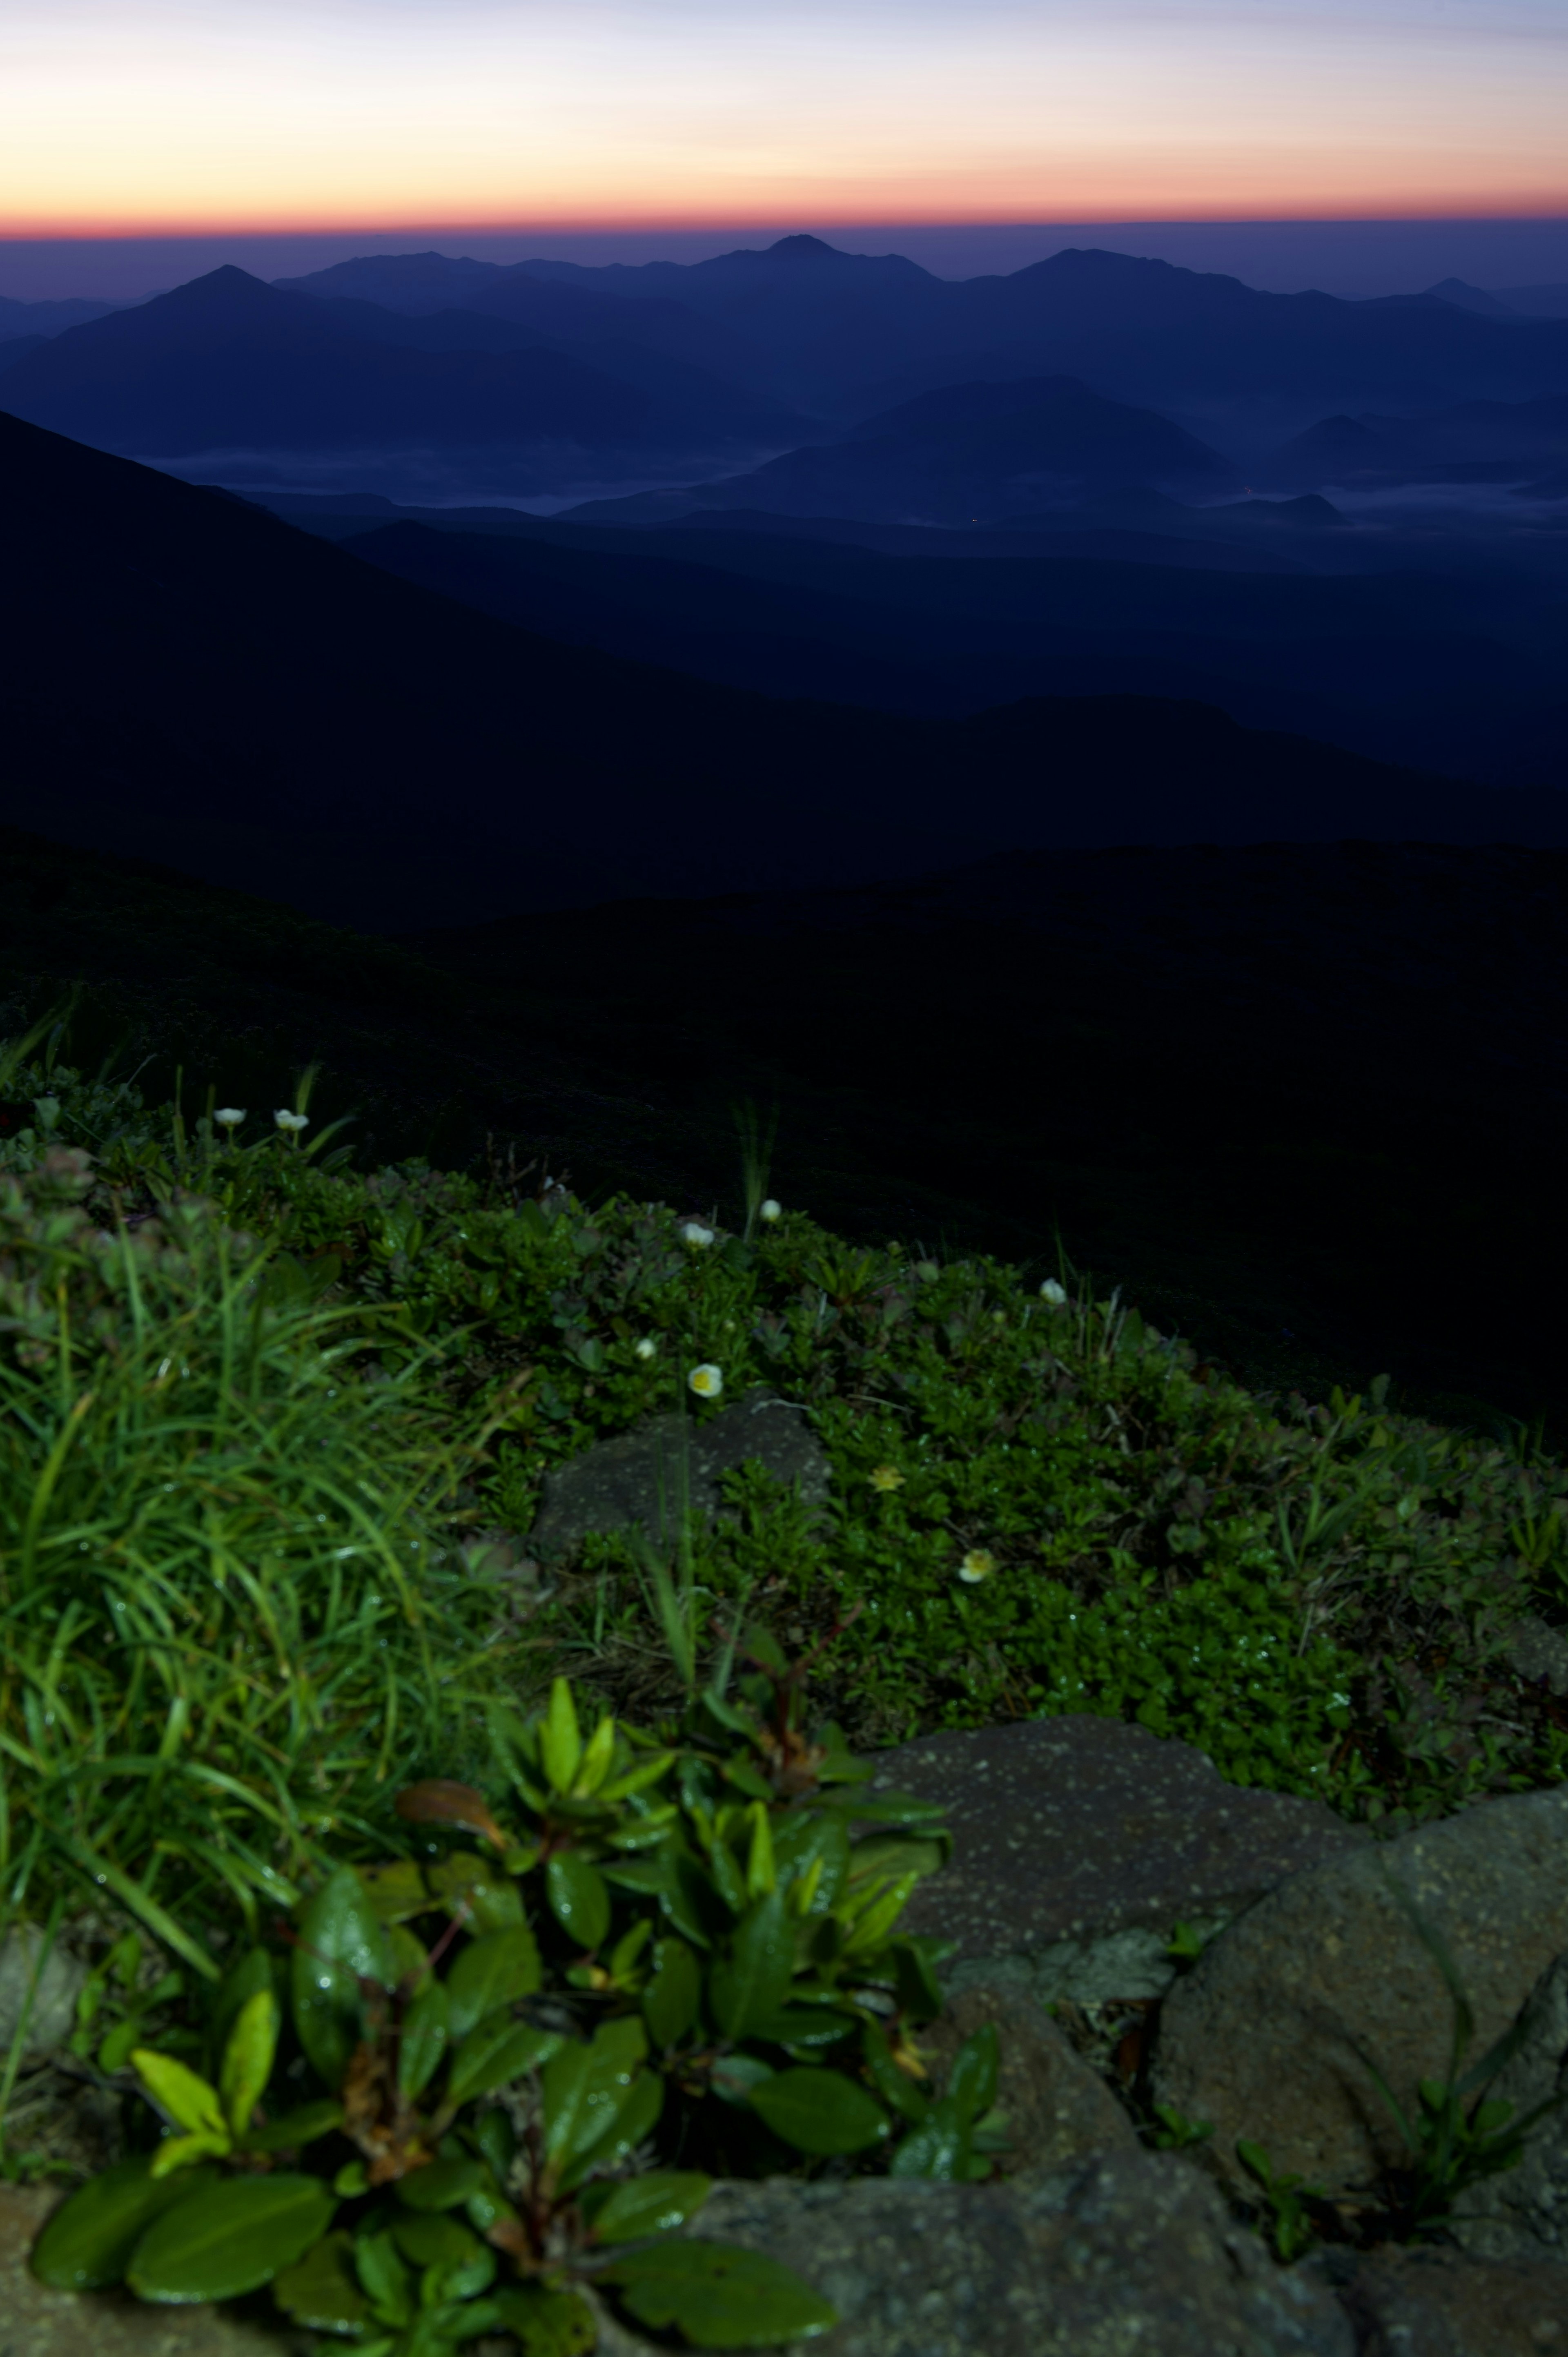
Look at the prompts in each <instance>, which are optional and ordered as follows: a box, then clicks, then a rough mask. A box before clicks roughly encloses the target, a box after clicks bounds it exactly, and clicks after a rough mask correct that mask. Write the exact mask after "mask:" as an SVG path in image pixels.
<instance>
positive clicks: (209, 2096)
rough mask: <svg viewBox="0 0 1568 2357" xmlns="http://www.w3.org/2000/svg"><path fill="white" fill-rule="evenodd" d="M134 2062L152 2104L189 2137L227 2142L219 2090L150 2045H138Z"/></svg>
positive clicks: (134, 2054) (133, 2056)
mask: <svg viewBox="0 0 1568 2357" xmlns="http://www.w3.org/2000/svg"><path fill="white" fill-rule="evenodd" d="M131 2061H133V2063H134V2065H135V2070H136V2075H137V2077H138V2078H139V2079H140V2080H141V2082H142V2084H143V2085H144V2086H145V2088H146V2090H147V2093H149V2094H150V2095H151V2096H152V2098H153V2101H154V2102H155V2103H156V2104H157V2106H158V2108H159V2110H160V2111H164V2112H166V2113H167V2114H168V2116H169V2118H170V2119H171V2120H172V2121H173V2122H174V2124H175V2126H176V2127H178V2128H184V2129H185V2131H186V2133H187V2134H188V2135H189V2136H221V2137H223V2138H224V2139H225V2141H227V2137H228V2124H227V2122H226V2121H225V2120H224V2117H223V2107H222V2104H220V2101H219V2096H218V2090H217V2088H216V2087H214V2086H211V2085H209V2083H208V2081H207V2080H205V2079H202V2078H199V2077H198V2075H197V2073H196V2072H194V2071H188V2070H187V2069H186V2067H185V2064H184V2063H183V2062H177V2061H175V2059H174V2057H173V2056H172V2055H170V2054H155V2053H154V2052H153V2050H152V2049H151V2047H148V2046H138V2047H137V2048H136V2049H135V2050H134V2052H133V2054H132V2056H131Z"/></svg>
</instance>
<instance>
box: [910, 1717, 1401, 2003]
mask: <svg viewBox="0 0 1568 2357" xmlns="http://www.w3.org/2000/svg"><path fill="white" fill-rule="evenodd" d="M876 1766H877V1774H876V1780H875V1781H876V1783H877V1785H879V1786H882V1787H883V1788H887V1787H892V1788H895V1789H897V1790H898V1791H901V1792H915V1793H918V1795H920V1797H921V1798H923V1799H926V1800H931V1801H938V1802H940V1803H941V1804H942V1806H943V1808H944V1809H945V1810H946V1811H947V1813H948V1823H949V1824H950V1826H951V1827H952V1831H953V1836H954V1842H953V1857H952V1862H951V1864H950V1866H948V1867H944V1868H943V1870H942V1872H941V1873H940V1874H938V1875H933V1876H932V1877H931V1878H930V1879H929V1881H927V1882H924V1883H922V1884H921V1885H920V1886H919V1888H918V1889H917V1891H916V1893H915V1895H914V1898H913V1899H912V1900H910V1903H909V1908H908V1914H907V1915H906V1917H905V1921H906V1922H907V1924H908V1928H909V1929H910V1930H911V1931H912V1932H929V1933H933V1934H936V1935H938V1936H940V1938H943V1939H947V1940H951V1941H954V1942H956V1943H957V1964H958V1970H957V1972H956V1973H955V1974H954V1975H953V1982H954V1986H962V1983H963V1980H964V1978H965V1976H966V1967H968V1966H970V1965H972V1964H976V1963H986V1964H990V1963H993V1962H994V1961H995V1960H997V1959H1001V1958H1010V1959H1015V1960H1020V1962H1021V1964H1022V1965H1023V1967H1024V1969H1025V1973H1026V1977H1027V1979H1028V1984H1029V1986H1030V1987H1031V1990H1032V1992H1033V1994H1034V1995H1035V1996H1036V1997H1039V1998H1049V1997H1052V1996H1073V1997H1077V1998H1079V1999H1080V2000H1081V2001H1084V2002H1090V2001H1092V2000H1093V1999H1094V1998H1096V1997H1100V1996H1129V1997H1131V1996H1158V1995H1159V1994H1160V1993H1161V1992H1162V1991H1163V1989H1164V1988H1165V1986H1168V1984H1169V1981H1170V1978H1171V1971H1170V1967H1169V1965H1168V1964H1167V1963H1166V1962H1165V1953H1164V1952H1165V1941H1166V1940H1167V1938H1168V1936H1169V1934H1170V1932H1171V1930H1172V1929H1173V1927H1174V1926H1175V1924H1176V1922H1177V1921H1184V1922H1190V1923H1196V1924H1198V1925H1200V1926H1201V1927H1202V1928H1204V1929H1205V1930H1208V1931H1212V1930H1214V1929H1216V1928H1218V1926H1219V1923H1222V1922H1224V1921H1228V1920H1229V1919H1230V1917H1232V1916H1233V1915H1235V1914H1236V1913H1238V1912H1239V1911H1240V1909H1242V1908H1244V1907H1247V1906H1250V1905H1251V1902H1252V1901H1253V1900H1256V1899H1258V1898H1259V1897H1260V1896H1261V1895H1262V1893H1263V1892H1264V1891H1267V1890H1272V1889H1273V1888H1274V1886H1275V1885H1276V1884H1277V1883H1280V1882H1283V1880H1284V1878H1286V1876H1288V1875H1292V1874H1296V1873H1299V1872H1301V1871H1302V1869H1303V1868H1304V1867H1311V1866H1316V1865H1317V1864H1318V1863H1319V1862H1320V1861H1322V1860H1325V1859H1327V1858H1337V1857H1347V1856H1349V1855H1351V1854H1353V1853H1355V1852H1356V1851H1358V1850H1359V1849H1361V1848H1363V1847H1365V1846H1366V1836H1365V1835H1363V1834H1361V1833H1359V1832H1358V1831H1356V1830H1355V1829H1354V1828H1352V1827H1350V1826H1348V1825H1346V1824H1343V1823H1342V1822H1341V1821H1340V1819H1338V1818H1337V1817H1336V1816H1335V1815H1334V1814H1333V1813H1332V1812H1331V1811H1330V1810H1328V1809H1327V1808H1326V1807H1324V1806H1323V1805H1322V1804H1321V1803H1318V1802H1316V1801H1307V1800H1296V1799H1293V1798H1291V1797H1290V1796H1288V1795H1286V1794H1283V1793H1279V1792H1247V1791H1243V1790H1242V1789H1241V1788H1240V1787H1239V1786H1237V1785H1234V1784H1228V1783H1226V1781H1224V1779H1223V1777H1221V1776H1220V1775H1219V1772H1218V1770H1216V1769H1215V1768H1214V1767H1213V1766H1212V1765H1211V1764H1210V1762H1209V1761H1208V1759H1206V1758H1205V1756H1204V1754H1203V1753H1202V1752H1201V1751H1197V1750H1195V1749H1193V1748H1192V1746H1191V1745H1190V1744H1187V1743H1174V1742H1167V1741H1164V1740H1162V1739H1161V1738H1159V1737H1157V1736H1154V1735H1151V1734H1149V1733H1148V1731H1147V1730H1146V1729H1145V1728H1144V1727H1134V1726H1128V1725H1126V1724H1125V1723H1124V1722H1122V1720H1120V1719H1112V1718H1093V1717H1087V1716H1075V1717H1067V1718H1049V1719H1031V1720H1026V1721H1024V1722H1022V1723H1021V1724H1019V1725H1017V1726H1013V1727H988V1728H984V1729H982V1730H981V1731H980V1732H978V1733H974V1734H970V1733H953V1734H947V1735H936V1736H931V1737H929V1738H926V1739H925V1740H923V1741H921V1742H918V1743H909V1744H905V1745H903V1746H902V1747H901V1748H900V1749H897V1750H896V1751H885V1752H881V1753H879V1754H878V1755H877V1762H876Z"/></svg>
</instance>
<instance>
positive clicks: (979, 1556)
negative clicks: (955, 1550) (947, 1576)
mask: <svg viewBox="0 0 1568 2357" xmlns="http://www.w3.org/2000/svg"><path fill="white" fill-rule="evenodd" d="M995 1568H996V1557H995V1556H994V1555H993V1554H992V1553H991V1552H990V1550H989V1549H988V1548H986V1547H971V1549H970V1551H969V1553H968V1554H967V1555H965V1556H964V1559H963V1561H962V1562H961V1564H960V1566H959V1567H958V1576H959V1577H960V1578H961V1580H962V1582H963V1584H964V1586H965V1587H979V1586H980V1583H981V1581H982V1580H983V1579H989V1578H990V1577H991V1575H992V1573H993V1571H994V1570H995Z"/></svg>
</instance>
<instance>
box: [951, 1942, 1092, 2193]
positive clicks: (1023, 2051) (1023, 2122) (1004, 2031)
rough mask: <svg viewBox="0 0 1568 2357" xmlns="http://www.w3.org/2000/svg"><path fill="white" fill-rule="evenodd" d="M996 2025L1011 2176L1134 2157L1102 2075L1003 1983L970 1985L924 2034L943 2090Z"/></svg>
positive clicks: (1030, 2004) (999, 2082)
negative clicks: (964, 2056)
mask: <svg viewBox="0 0 1568 2357" xmlns="http://www.w3.org/2000/svg"><path fill="white" fill-rule="evenodd" d="M987 2022H994V2024H995V2025H996V2034H997V2040H998V2043H999V2045H1000V2049H1001V2057H1000V2068H999V2071H998V2074H997V2085H996V2101H997V2103H998V2104H999V2105H1000V2107H1001V2109H1002V2110H1003V2112H1004V2113H1005V2115H1006V2119H1007V2130H1008V2134H1009V2136H1011V2138H1012V2143H1011V2146H1010V2148H1009V2151H1008V2154H1007V2163H1006V2165H1007V2169H1008V2170H1009V2173H1015V2172H1017V2171H1018V2170H1020V2169H1065V2168H1067V2167H1068V2166H1069V2165H1070V2164H1071V2163H1072V2162H1074V2161H1079V2160H1083V2159H1086V2158H1089V2156H1090V2154H1093V2153H1099V2152H1119V2151H1120V2152H1135V2151H1137V2150H1138V2149H1139V2146H1138V2138H1137V2135H1136V2132H1135V2131H1134V2129H1133V2123H1132V2121H1131V2120H1130V2119H1129V2118H1128V2116H1127V2115H1126V2113H1125V2112H1124V2111H1123V2110H1122V2106H1121V2104H1119V2103H1118V2102H1117V2101H1116V2098H1115V2096H1114V2095H1113V2094H1112V2092H1111V2090H1110V2088H1109V2087H1108V2086H1107V2085H1106V2083H1105V2082H1104V2080H1103V2079H1102V2078H1101V2076H1100V2074H1099V2072H1097V2071H1093V2070H1091V2069H1090V2066H1089V2064H1088V2063H1087V2062H1086V2061H1084V2060H1083V2059H1082V2057H1081V2056H1080V2055H1079V2054H1076V2053H1075V2052H1074V2051H1073V2049H1072V2048H1071V2046H1069V2043H1068V2041H1067V2040H1066V2039H1065V2038H1064V2037H1063V2036H1062V2033H1061V2031H1060V2030H1059V2029H1058V2028H1057V2026H1056V2024H1055V2022H1054V2021H1052V2020H1051V2019H1050V2018H1049V2017H1048V2016H1047V2014H1044V2013H1042V2012H1041V2010H1040V2008H1039V2007H1038V2006H1037V2005H1036V2004H1035V2002H1034V2000H1033V1999H1032V1998H1031V1997H1028V1996H1026V1995H1025V1994H1024V1993H1023V1991H1022V1990H1020V1989H1018V1988H1017V1987H1015V1986H1012V1985H1011V1984H1010V1983H1008V1982H1007V1981H1005V1980H999V1981H972V1982H971V1983H970V1985H969V1986H968V1987H967V1988H965V1989H963V1990H961V1992H960V1994H959V1995H958V1996H955V1997H953V1998H951V1999H950V2002H949V2004H948V2006H947V2007H946V2009H945V2011H944V2012H943V2013H942V2014H941V2016H940V2018H939V2019H938V2020H936V2021H934V2022H932V2023H931V2024H930V2026H929V2029H923V2030H922V2031H921V2032H920V2038H919V2043H920V2047H921V2049H922V2050H923V2051H924V2052H926V2053H927V2054H929V2056H930V2058H931V2059H932V2061H933V2062H934V2063H935V2065H936V2068H935V2070H934V2072H933V2074H932V2075H933V2077H935V2078H936V2079H937V2081H938V2083H942V2081H943V2080H944V2078H945V2074H946V2072H948V2071H949V2070H950V2067H951V2064H952V2060H953V2057H954V2055H955V2054H956V2053H957V2052H958V2050H959V2048H960V2047H961V2045H962V2043H963V2041H964V2040H965V2039H966V2038H968V2037H969V2036H971V2034H972V2032H973V2031H974V2030H976V2029H982V2028H983V2026H984V2024H985V2023H987Z"/></svg>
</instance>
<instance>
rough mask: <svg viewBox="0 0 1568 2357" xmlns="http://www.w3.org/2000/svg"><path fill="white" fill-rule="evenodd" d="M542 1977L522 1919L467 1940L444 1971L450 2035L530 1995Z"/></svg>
mask: <svg viewBox="0 0 1568 2357" xmlns="http://www.w3.org/2000/svg"><path fill="white" fill-rule="evenodd" d="M543 1977H544V1968H543V1966H542V1964H541V1963H540V1961H539V1948H538V1944H537V1943H536V1942H535V1940H534V1937H533V1934H532V1932H531V1931H530V1930H529V1929H528V1927H527V1925H526V1924H518V1925H516V1926H514V1928H513V1929H512V1930H510V1932H487V1933H486V1934H485V1936H484V1938H483V1939H480V1940H471V1941H470V1942H469V1943H468V1945H467V1947H466V1948H465V1949H464V1951H463V1953H462V1954H461V1955H460V1956H459V1957H458V1958H457V1961H456V1964H454V1965H453V1967H452V1969H451V1971H450V1972H449V1973H448V1974H447V1975H446V1999H447V2007H448V2017H447V2018H448V2025H449V2028H450V2030H451V2034H452V2036H453V2037H454V2038H455V2039H457V2038H466V2037H467V2034H468V2032H469V2030H470V2029H473V2028H474V2027H475V2026H476V2024H478V2022H481V2021H482V2020H483V2019H484V2018H485V2016H486V2015H487V2014H489V2013H494V2012H496V2011H497V2010H498V2009H499V2007H502V2006H508V2005H515V2004H516V2002H517V2000H518V1998H519V1997H524V1996H532V1995H533V1992H534V1990H535V1989H536V1988H538V1986H539V1985H540V1983H541V1981H542V1979H543Z"/></svg>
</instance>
